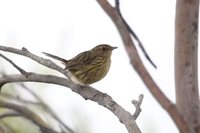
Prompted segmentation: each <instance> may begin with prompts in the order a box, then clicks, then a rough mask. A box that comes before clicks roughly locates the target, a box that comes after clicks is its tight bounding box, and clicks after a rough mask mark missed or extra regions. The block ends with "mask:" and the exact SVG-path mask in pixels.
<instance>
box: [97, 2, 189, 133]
mask: <svg viewBox="0 0 200 133" xmlns="http://www.w3.org/2000/svg"><path fill="white" fill-rule="evenodd" d="M97 2H98V3H99V5H100V6H101V7H102V9H103V10H104V11H105V12H106V13H107V14H108V16H109V17H110V18H111V19H112V21H113V23H114V24H115V26H116V27H117V30H118V31H119V34H120V36H121V38H122V41H123V43H124V46H125V48H126V51H127V53H128V56H129V58H130V60H131V64H132V66H133V68H134V69H135V70H136V72H137V73H138V74H139V76H140V77H141V79H142V80H143V82H144V84H145V85H146V86H147V88H148V89H149V91H150V92H151V93H152V95H153V96H154V97H155V98H156V100H157V101H158V102H159V103H160V105H161V106H162V107H163V108H164V109H165V110H166V111H167V112H168V113H169V115H170V116H171V118H172V119H173V120H174V122H175V123H176V125H177V127H178V128H179V130H180V131H181V132H182V133H188V132H189V127H188V124H187V122H186V121H185V119H184V117H183V116H182V115H181V114H180V112H179V111H178V109H177V107H176V105H175V104H174V103H172V102H171V101H170V100H169V99H168V97H167V96H166V95H165V94H164V93H163V92H162V90H161V89H160V87H159V86H158V85H157V84H156V82H155V81H154V80H153V78H152V77H151V75H150V74H149V72H148V71H147V69H146V68H145V67H144V65H143V63H142V61H141V59H140V56H139V54H138V52H137V50H136V48H135V45H134V42H133V41H132V39H131V36H130V34H129V31H128V29H127V27H126V25H125V24H124V21H123V20H122V18H121V17H120V15H119V13H118V11H117V10H116V9H115V8H113V7H112V6H111V5H110V4H109V2H108V1H107V0H97Z"/></svg>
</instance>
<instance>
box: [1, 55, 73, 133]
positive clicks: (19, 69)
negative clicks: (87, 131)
mask: <svg viewBox="0 0 200 133" xmlns="http://www.w3.org/2000/svg"><path fill="white" fill-rule="evenodd" d="M0 56H1V57H2V58H4V59H5V60H7V61H8V62H9V63H10V64H12V65H13V66H14V67H15V68H16V69H17V70H18V71H20V73H21V74H23V75H25V76H26V77H28V75H29V74H30V73H28V72H26V71H25V70H23V69H22V68H20V67H19V66H18V65H16V64H15V63H14V62H13V61H12V60H10V59H8V58H7V57H6V56H4V55H2V54H1V53H0ZM22 86H23V87H24V88H26V90H28V89H27V87H26V86H25V85H22ZM29 92H31V94H32V95H33V96H34V97H35V98H37V100H39V101H40V102H41V104H42V105H43V106H44V107H46V108H48V109H49V111H50V113H51V115H53V116H54V118H56V119H57V120H58V121H59V122H60V123H61V124H62V125H63V126H64V127H65V128H66V129H67V130H68V131H69V132H70V133H74V131H72V130H71V129H70V128H69V127H68V126H67V125H65V124H64V123H63V122H62V121H61V120H60V119H59V118H58V117H57V116H56V115H55V114H54V113H53V111H51V110H50V108H49V107H48V106H47V105H46V104H44V102H43V101H42V99H40V98H39V97H38V96H37V95H36V94H35V93H33V92H32V91H30V90H29Z"/></svg>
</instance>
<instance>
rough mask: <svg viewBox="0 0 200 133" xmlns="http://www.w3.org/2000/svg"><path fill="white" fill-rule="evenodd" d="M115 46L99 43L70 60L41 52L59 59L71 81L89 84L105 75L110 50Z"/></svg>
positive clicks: (108, 63) (107, 68)
mask: <svg viewBox="0 0 200 133" xmlns="http://www.w3.org/2000/svg"><path fill="white" fill-rule="evenodd" d="M116 48H117V47H112V46H110V45H107V44H101V45H98V46H96V47H94V48H93V49H91V50H88V51H85V52H82V53H80V54H78V55H77V56H75V57H74V58H72V59H70V60H65V59H63V58H60V57H58V56H55V55H52V54H49V53H45V52H43V53H44V54H45V55H47V56H49V57H51V58H54V59H56V60H60V61H61V62H62V63H63V64H64V65H65V69H66V70H68V71H69V75H70V77H71V80H72V81H74V82H76V83H79V84H84V85H89V84H92V83H95V82H97V81H99V80H101V79H102V78H104V77H105V76H106V74H107V73H108V70H109V68H110V63H111V59H110V58H111V54H112V50H114V49H116Z"/></svg>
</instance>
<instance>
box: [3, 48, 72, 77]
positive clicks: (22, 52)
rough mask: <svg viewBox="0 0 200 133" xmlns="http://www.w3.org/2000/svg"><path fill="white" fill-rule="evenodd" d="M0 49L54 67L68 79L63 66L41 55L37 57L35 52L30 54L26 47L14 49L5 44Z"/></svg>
mask: <svg viewBox="0 0 200 133" xmlns="http://www.w3.org/2000/svg"><path fill="white" fill-rule="evenodd" d="M0 50H1V51H5V52H11V53H15V54H19V55H23V56H25V57H28V58H30V59H32V60H34V61H36V62H38V63H40V64H42V65H44V66H46V67H49V68H51V69H54V70H56V71H58V72H60V73H62V74H64V75H65V76H66V77H67V78H68V79H69V80H70V77H69V75H68V73H67V71H66V70H64V69H63V68H61V67H60V66H58V65H56V64H55V63H54V62H52V61H51V60H49V59H44V58H42V57H39V56H37V55H35V54H32V53H31V52H29V51H28V50H27V49H26V48H24V47H23V48H22V49H16V48H12V47H7V46H0Z"/></svg>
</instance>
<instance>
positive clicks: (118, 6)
mask: <svg viewBox="0 0 200 133" xmlns="http://www.w3.org/2000/svg"><path fill="white" fill-rule="evenodd" d="M115 9H116V10H117V11H118V14H119V16H120V17H121V19H122V21H123V22H124V24H125V26H126V28H127V29H128V31H129V32H130V34H131V35H132V36H133V38H134V39H135V40H136V41H137V42H138V46H139V47H140V49H141V50H142V52H143V54H144V56H145V57H146V59H147V60H148V61H149V62H150V63H151V65H152V66H153V67H154V68H157V66H156V65H155V64H154V63H153V61H152V60H151V58H150V57H149V55H148V53H147V52H146V50H145V48H144V46H143V44H142V42H141V41H140V39H139V37H138V36H137V35H136V34H135V32H134V31H133V30H132V28H131V27H130V26H129V24H128V23H127V22H126V20H125V19H124V17H123V16H122V14H121V10H120V2H119V0H115Z"/></svg>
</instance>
